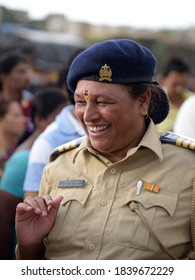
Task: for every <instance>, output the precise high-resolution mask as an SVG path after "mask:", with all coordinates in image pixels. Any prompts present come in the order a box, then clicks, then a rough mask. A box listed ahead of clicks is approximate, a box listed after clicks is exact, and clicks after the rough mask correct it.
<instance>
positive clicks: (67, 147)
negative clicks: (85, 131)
mask: <svg viewBox="0 0 195 280" xmlns="http://www.w3.org/2000/svg"><path fill="white" fill-rule="evenodd" d="M83 138H84V136H83V137H80V138H77V139H75V140H72V141H70V142H67V143H65V144H63V145H61V146H59V147H57V148H56V149H55V150H54V151H53V153H52V154H51V155H50V157H49V161H54V160H55V159H56V158H57V157H59V155H61V154H63V153H65V152H66V151H69V150H72V149H75V148H77V147H78V146H79V145H80V144H81V142H82V140H83Z"/></svg>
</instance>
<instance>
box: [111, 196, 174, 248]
mask: <svg viewBox="0 0 195 280" xmlns="http://www.w3.org/2000/svg"><path fill="white" fill-rule="evenodd" d="M131 201H135V202H136V203H137V205H138V207H139V210H140V211H141V212H142V214H143V215H144V217H145V219H146V220H147V223H148V224H149V226H150V227H151V228H152V230H153V231H154V232H155V234H156V235H157V236H158V238H159V239H160V241H161V243H163V245H164V246H168V245H169V239H170V235H171V227H172V224H173V219H172V217H173V215H174V212H175V209H176V205H177V201H178V195H177V194H172V193H171V194H170V193H163V192H161V193H158V194H154V193H150V192H147V191H145V192H144V193H142V194H141V195H139V196H136V195H135V194H132V192H129V193H128V195H127V196H126V197H125V198H124V200H123V201H122V203H121V207H120V208H119V211H118V215H117V218H116V221H115V226H114V231H113V242H114V243H115V244H118V245H120V246H126V247H131V248H136V249H140V250H151V251H155V252H160V251H161V249H160V247H159V244H158V243H157V242H156V241H155V240H154V239H153V238H152V237H151V235H150V232H149V231H148V230H147V229H146V227H145V226H144V224H143V223H142V221H141V219H140V217H139V216H138V215H137V214H136V213H135V212H132V211H131V210H130V209H129V204H130V202H131ZM161 225H162V227H161ZM172 238H173V237H172Z"/></svg>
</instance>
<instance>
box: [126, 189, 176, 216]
mask: <svg viewBox="0 0 195 280" xmlns="http://www.w3.org/2000/svg"><path fill="white" fill-rule="evenodd" d="M131 201H135V202H138V203H141V204H142V206H143V207H144V208H145V209H149V208H152V207H161V208H164V209H165V210H166V211H167V212H168V214H169V215H170V216H171V217H172V216H173V215H174V212H175V209H176V205H177V201H178V194H173V193H168V192H162V191H161V192H159V193H152V192H148V191H143V192H142V193H141V194H140V195H136V194H135V189H134V190H133V191H130V192H129V193H128V194H127V195H126V197H125V198H124V200H123V202H122V206H125V205H127V204H129V203H130V202H131Z"/></svg>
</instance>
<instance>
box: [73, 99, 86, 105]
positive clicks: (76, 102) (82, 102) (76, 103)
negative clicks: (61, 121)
mask: <svg viewBox="0 0 195 280" xmlns="http://www.w3.org/2000/svg"><path fill="white" fill-rule="evenodd" d="M85 104H86V101H85V100H75V105H85Z"/></svg>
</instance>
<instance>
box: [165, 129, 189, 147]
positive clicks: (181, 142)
mask: <svg viewBox="0 0 195 280" xmlns="http://www.w3.org/2000/svg"><path fill="white" fill-rule="evenodd" d="M160 141H161V142H162V143H167V144H173V145H176V146H179V147H183V148H186V149H190V150H195V139H193V138H190V137H187V136H183V135H179V134H176V133H173V132H169V131H167V132H165V133H162V134H161V136H160Z"/></svg>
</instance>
